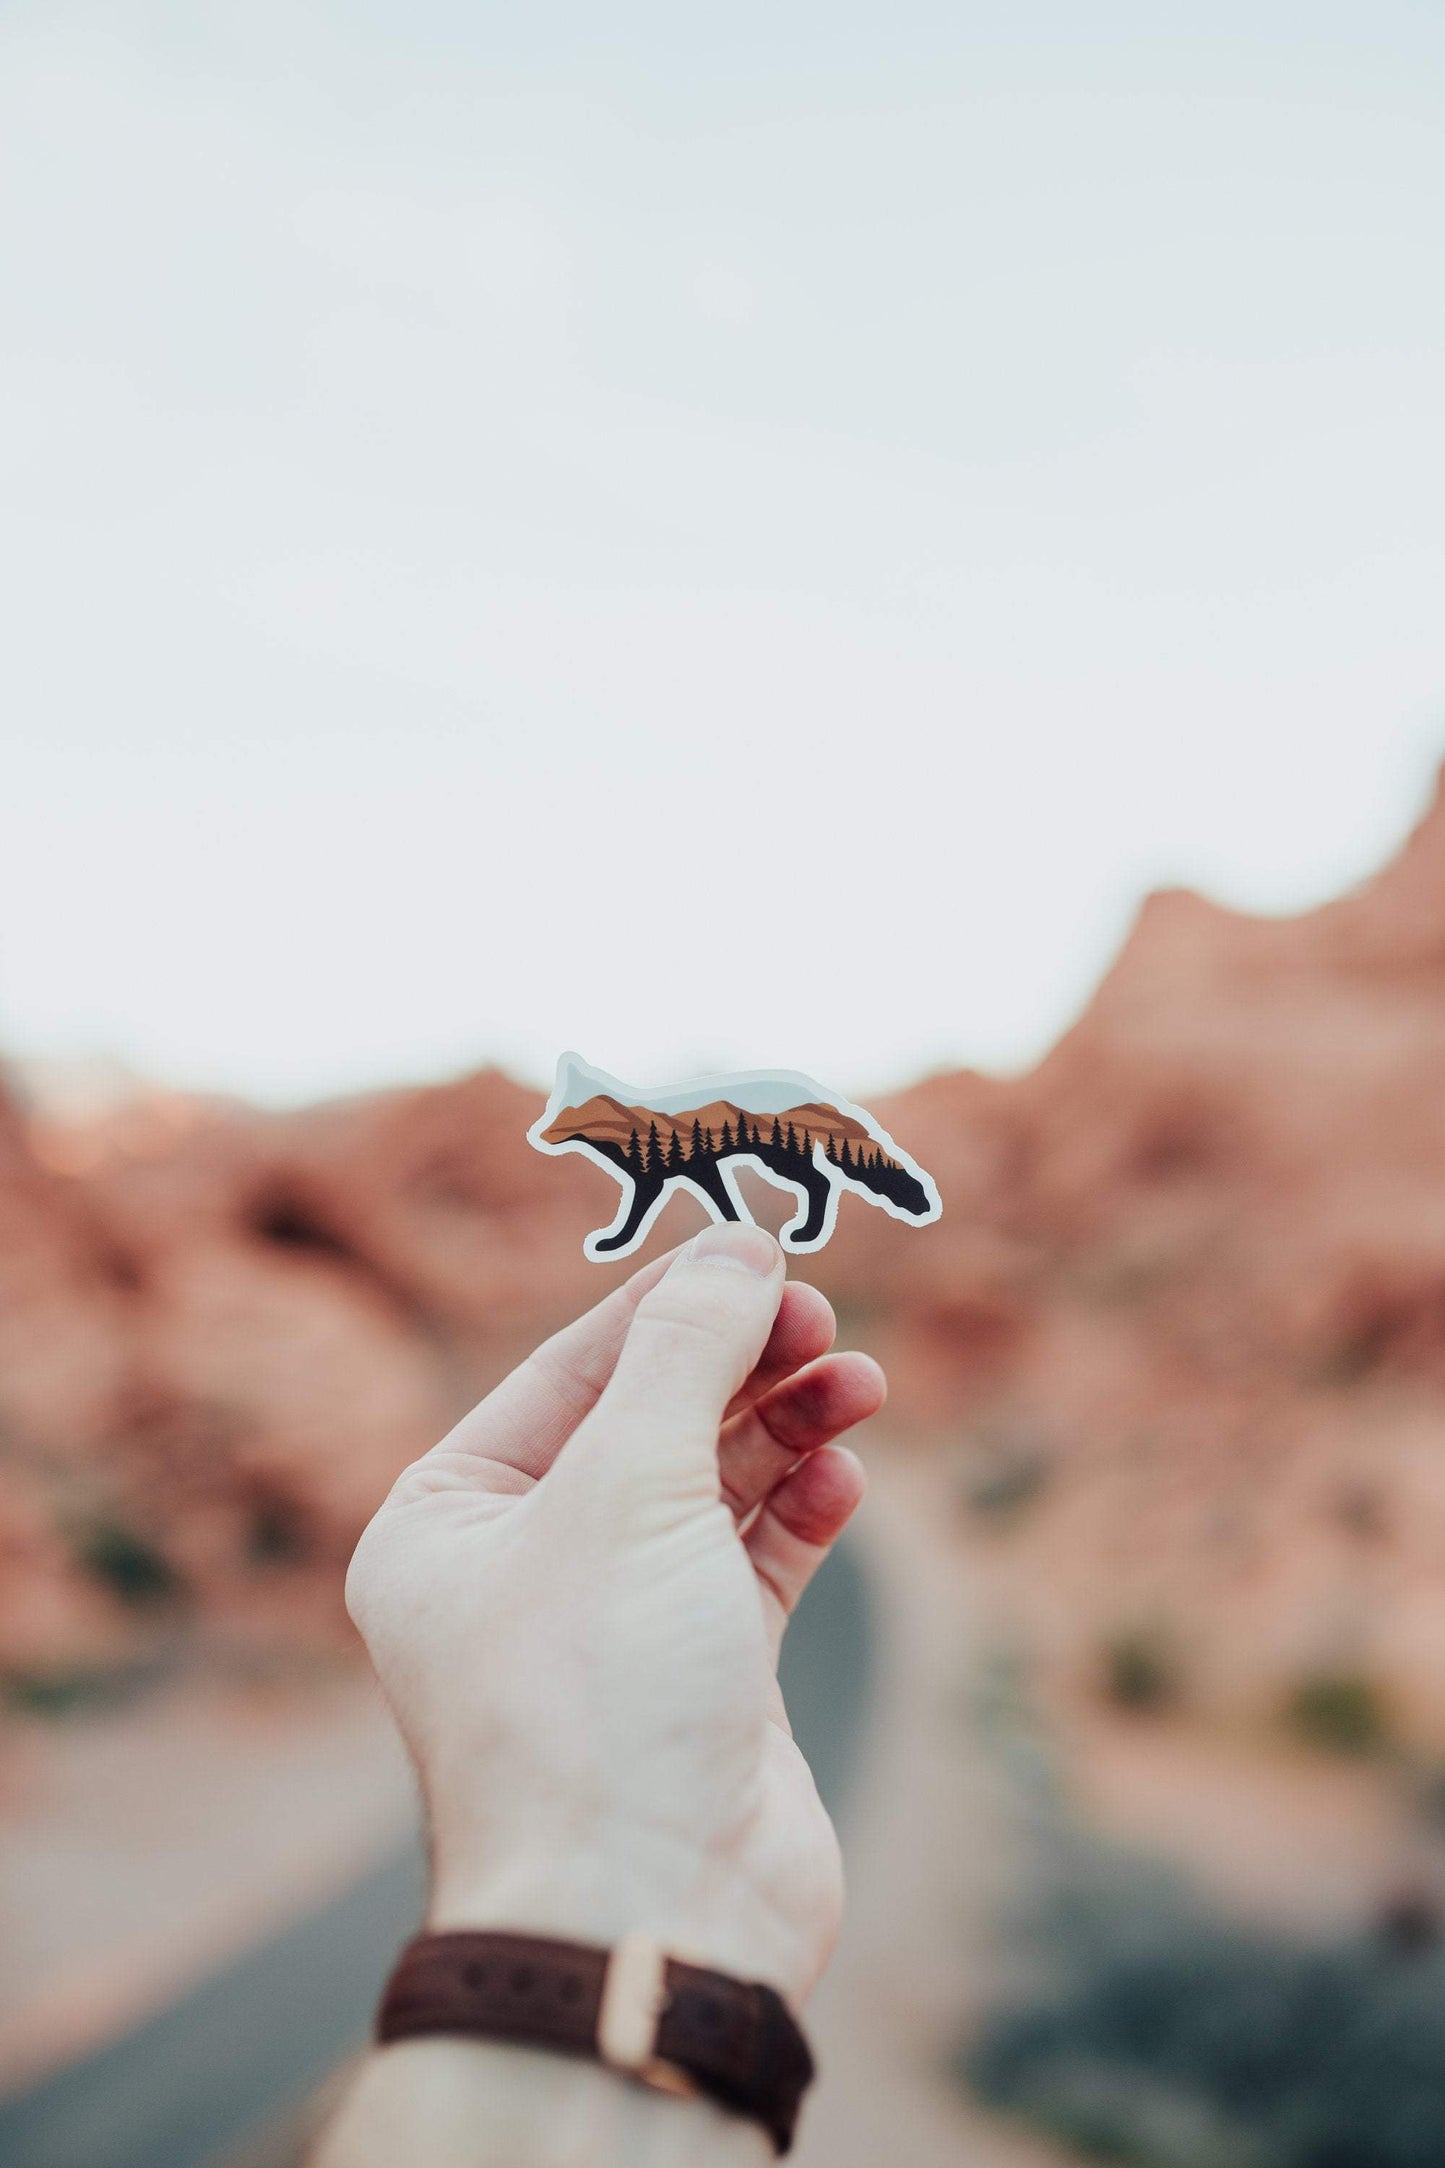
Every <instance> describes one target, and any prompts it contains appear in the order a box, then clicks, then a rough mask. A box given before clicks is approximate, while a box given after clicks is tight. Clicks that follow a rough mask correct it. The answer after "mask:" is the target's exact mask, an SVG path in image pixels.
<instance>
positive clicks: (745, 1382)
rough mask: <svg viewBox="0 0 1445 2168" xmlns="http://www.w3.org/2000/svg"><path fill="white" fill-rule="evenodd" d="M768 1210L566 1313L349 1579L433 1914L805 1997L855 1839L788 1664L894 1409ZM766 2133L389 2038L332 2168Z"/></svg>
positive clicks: (580, 2152) (361, 2081)
mask: <svg viewBox="0 0 1445 2168" xmlns="http://www.w3.org/2000/svg"><path fill="white" fill-rule="evenodd" d="M834 1331H835V1324H834V1319H833V1314H832V1311H831V1309H830V1308H829V1306H828V1304H827V1302H826V1301H825V1299H824V1298H823V1296H821V1295H820V1294H819V1293H818V1292H817V1291H816V1290H815V1289H813V1288H810V1287H808V1286H806V1285H804V1284H802V1283H800V1282H791V1283H790V1282H787V1281H785V1278H784V1266H783V1255H782V1252H781V1251H780V1250H779V1248H778V1245H777V1244H776V1242H774V1240H773V1239H772V1237H771V1236H770V1235H767V1234H764V1233H763V1232H762V1231H761V1230H760V1229H758V1228H754V1227H744V1226H715V1227H708V1228H705V1229H704V1230H703V1232H702V1233H701V1234H700V1235H698V1236H697V1237H696V1238H695V1239H694V1240H693V1242H691V1243H690V1244H687V1245H685V1246H684V1247H683V1248H682V1249H681V1250H679V1251H675V1252H673V1253H672V1255H671V1256H669V1257H665V1258H662V1259H660V1260H658V1261H657V1262H655V1263H653V1264H650V1265H647V1266H644V1267H643V1269H642V1270H641V1271H640V1272H638V1273H636V1274H635V1275H634V1276H633V1278H632V1279H631V1280H630V1281H629V1282H628V1283H627V1284H626V1285H625V1286H624V1287H621V1288H619V1289H617V1290H616V1291H615V1292H614V1293H612V1294H611V1295H609V1296H608V1297H607V1298H606V1300H605V1301H603V1302H601V1303H599V1304H598V1306H597V1308H596V1309H595V1310H592V1311H591V1312H589V1313H588V1315H587V1316H585V1317H583V1318H581V1319H579V1320H578V1321H577V1323H576V1324H574V1325H571V1326H569V1327H568V1328H567V1329H566V1330H565V1331H564V1332H562V1333H559V1334H558V1335H557V1336H556V1337H555V1338H554V1339H552V1340H549V1341H547V1342H546V1343H545V1344H544V1345H543V1346H542V1347H540V1348H538V1349H537V1351H536V1353H535V1354H534V1355H532V1356H531V1357H530V1358H529V1360H528V1361H527V1362H525V1363H524V1364H523V1365H522V1366H521V1368H520V1369H518V1370H516V1371H514V1372H513V1373H512V1375H511V1376H510V1377H509V1378H507V1379H506V1380H505V1381H504V1383H503V1384H501V1385H500V1386H499V1387H498V1388H497V1390H496V1391H495V1392H494V1393H493V1394H492V1395H491V1396H490V1398H489V1399H487V1400H485V1401H483V1403H482V1404H481V1406H480V1407H478V1408H476V1409H474V1410H473V1412H472V1414H471V1415H469V1416H468V1417H466V1419H465V1420H464V1421H463V1422H462V1423H460V1424H459V1425H458V1427H457V1428H456V1429H455V1430H454V1431H452V1432H451V1434H450V1435H449V1436H448V1437H446V1438H444V1439H443V1440H442V1442H441V1444H440V1445H438V1446H436V1447H435V1448H434V1449H433V1450H432V1451H431V1452H430V1453H428V1454H426V1455H425V1456H424V1457H423V1458H422V1459H421V1460H419V1461H417V1462H416V1463H415V1464H414V1466H412V1467H411V1468H409V1469H407V1470H406V1472H405V1473H404V1474H403V1475H402V1476H401V1477H400V1479H399V1480H398V1482H397V1484H396V1486H395V1488H394V1489H393V1491H392V1493H391V1495H390V1497H389V1498H388V1499H387V1501H386V1503H385V1505H384V1506H383V1507H382V1509H381V1511H380V1512H379V1513H378V1514H377V1516H376V1518H375V1520H374V1521H373V1522H372V1523H371V1525H370V1527H369V1528H368V1529H367V1530H366V1532H365V1534H364V1535H363V1537H362V1540H361V1543H360V1545H359V1546H358V1549H357V1552H356V1556H355V1558H354V1559H353V1561H352V1566H351V1571H350V1574H349V1576H348V1581H347V1601H348V1604H349V1606H350V1609H351V1613H352V1616H353V1618H354V1619H355V1621H356V1623H357V1626H358V1627H359V1629H360V1631H361V1633H362V1636H363V1638H364V1639H365V1641H366V1644H367V1648H368V1650H369V1652H370V1654H371V1658H372V1661H373V1663H374V1664H375V1666H376V1670H377V1673H378V1675H379V1677H380V1679H381V1683H382V1685H383V1687H384V1689H385V1691H386V1694H387V1698H388V1700H389V1701H390V1703H391V1707H392V1709H393V1711H394V1713H395V1715H396V1718H397V1721H398V1723H399V1725H400V1727H401V1729H402V1732H403V1734H404V1736H405V1738H406V1741H407V1744H408V1747H409V1748H410V1751H411V1754H412V1758H413V1761H414V1762H415V1765H416V1768H417V1772H418V1775H419V1778H420V1782H421V1787H422V1793H423V1798H424V1802H425V1806H426V1810H427V1818H428V1826H429V1830H430V1837H431V1867H432V1877H431V1897H430V1903H429V1907H428V1917H427V1924H428V1926H430V1927H432V1928H434V1929H446V1928H453V1927H498V1928H516V1929H521V1930H525V1931H529V1932H533V1933H537V1934H551V1935H559V1936H564V1937H569V1938H573V1939H576V1940H579V1941H590V1942H597V1943H605V1944H610V1943H613V1942H615V1941H616V1940H617V1939H618V1938H619V1937H620V1936H622V1935H624V1934H627V1933H636V1932H641V1933H646V1934H650V1935H654V1936H656V1937H657V1938H658V1940H660V1941H661V1942H662V1943H663V1944H664V1945H665V1946H666V1947H667V1948H668V1949H670V1950H672V1951H675V1952H676V1953H677V1954H678V1955H680V1956H684V1957H689V1958H692V1959H695V1960H697V1961H700V1962H702V1963H704V1964H710V1965H714V1966H716V1967H718V1968H719V1969H721V1970H724V1971H728V1972H733V1973H736V1974H739V1975H740V1976H742V1977H744V1978H748V1979H760V1980H766V1981H768V1982H770V1983H771V1984H772V1985H773V1986H775V1987H776V1988H778V1989H779V1990H780V1992H781V1993H782V1994H784V1995H785V1996H786V1998H787V1999H788V2001H789V2003H790V2004H791V2006H792V2007H793V2009H794V2010H795V2011H796V2012H797V2013H798V2014H799V2015H800V2016H801V2015H803V2013H804V2011H805V2008H806V2004H807V2001H808V1997H809V1995H810V1994H811V1992H812V1989H813V1987H814V1986H815V1984H816V1982H817V1980H818V1977H819V1975H820V1973H821V1972H822V1970H823V1968H824V1966H825V1965H826V1963H827V1960H828V1957H829V1954H830V1953H831V1950H832V1947H833V1944H834V1941H835V1939H836V1937H837V1932H838V1927H839V1924H840V1920H841V1916H842V1904H843V1881H842V1869H841V1863H840V1860H839V1854H838V1847H837V1843H836V1840H835V1838H834V1835H833V1831H832V1827H831V1825H830V1823H829V1821H828V1817H827V1814H826V1813H825V1811H824V1809H823V1806H822V1803H821V1801H820V1800H819V1798H818V1794H817V1791H816V1789H815V1787H814V1784H813V1780H812V1777H811V1775H810V1773H809V1770H808V1767H807V1764H806V1763H805V1761H804V1760H803V1758H802V1755H801V1754H800V1753H799V1752H798V1749H797V1747H796V1746H795V1745H794V1743H793V1739H792V1736H791V1733H790V1731H789V1729H788V1721H787V1716H786V1714H785V1712H784V1709H783V1703H782V1697H781V1695H780V1693H779V1691H778V1685H777V1659H778V1650H779V1647H780V1644H781V1641H782V1636H783V1631H784V1628H785V1626H786V1624H787V1621H788V1618H789V1616H790V1614H791V1613H792V1611H793V1609H794V1607H795V1605H796V1604H797V1602H798V1599H799V1597H800V1596H801V1595H802V1593H803V1590H804V1589H805V1588H806V1586H807V1584H808V1582H809V1581H810V1580H811V1578H812V1576H813V1574H814V1573H815V1572H816V1571H817V1569H818V1567H819V1565H821V1563H822V1561H823V1559H824V1558H825V1557H826V1556H827V1553H828V1551H829V1549H830V1547H831V1546H832V1544H833V1543H834V1542H835V1541H836V1539H837V1537H838V1536H839V1534H840V1533H841V1532H842V1530H843V1528H844V1526H845V1524H846V1523H847V1521H848V1519H849V1517H850V1515H851V1514H852V1513H853V1511H854V1509H855V1507H856V1506H857V1505H858V1503H859V1500H860V1499H861V1497H862V1495H863V1480H864V1479H863V1471H862V1467H861V1465H860V1463H859V1461H858V1459H857V1457H856V1455H854V1454H853V1453H852V1452H850V1451H849V1450H848V1449H847V1448H846V1447H845V1446H842V1445H840V1444H838V1443H837V1442H836V1441H837V1440H838V1439H839V1438H840V1437H841V1435H842V1434H843V1433H845V1432H846V1431H848V1430H849V1429H851V1428H852V1426H853V1425H854V1424H856V1423H858V1422H860V1421H862V1420H863V1419H864V1418H866V1417H867V1416H869V1415H872V1414H873V1413H874V1412H875V1411H876V1410H877V1409H878V1408H879V1407H880V1406H881V1404H882V1401H883V1396H884V1390H885V1388H884V1382H883V1375H882V1372H881V1371H880V1370H879V1368H878V1365H877V1364H876V1363H874V1362H873V1361H871V1359H870V1358H869V1357H867V1356H865V1355H858V1354H834V1353H831V1352H830V1349H831V1347H832V1341H833V1337H834ZM772 2158H773V2152H772V2146H771V2144H770V2142H769V2140H768V2139H767V2137H766V2136H765V2134H764V2133H763V2132H762V2131H761V2130H759V2129H757V2128H756V2127H755V2126H753V2125H752V2124H750V2123H747V2122H745V2121H743V2120H742V2119H740V2118H738V2117H735V2116H732V2115H728V2114H726V2113H724V2112H723V2111H721V2110H719V2109H716V2108H714V2107H712V2106H711V2105H709V2104H708V2103H706V2102H703V2101H684V2100H678V2099H674V2098H667V2097H663V2096H662V2095H659V2094H656V2093H652V2092H648V2091H646V2090H644V2089H643V2088H642V2087H640V2086H638V2085H635V2084H633V2083H631V2082H629V2081H627V2080H625V2079H622V2078H620V2077H618V2076H616V2075H614V2074H613V2073H612V2072H610V2071H608V2070H606V2069H604V2068H603V2067H601V2066H600V2065H597V2064H593V2063H586V2062H580V2061H572V2060H569V2059H567V2058H565V2057H561V2056H555V2055H550V2054H547V2053H545V2052H542V2051H538V2050H529V2049H519V2048H509V2047H505V2046H502V2045H496V2044H492V2043H483V2042H476V2041H464V2040H454V2039H427V2040H417V2041H411V2042H405V2043H400V2044H398V2045H395V2046H392V2047H389V2048H386V2049H383V2050H380V2051H378V2052H376V2053H374V2054H373V2055H371V2056H370V2057H369V2058H368V2060H367V2062H366V2064H365V2066H364V2067H363V2069H362V2072H361V2074H360V2076H359V2078H358V2079H357V2080H356V2082H355V2084H354V2085H353V2086H352V2088H351V2090H350V2091H349V2093H348V2095H347V2097H346V2099H345V2100H344V2102H343V2103H342V2106H341V2108H340V2110H339V2112H338V2114H337V2116H336V2118H335V2120H334V2122H333V2123H332V2125H331V2127H330V2129H329V2130H328V2132H327V2133H326V2135H325V2137H324V2139H323V2141H322V2143H321V2146H320V2148H319V2150H318V2152H317V2154H316V2156H315V2160H314V2164H313V2168H381V2164H383V2163H385V2164H387V2168H390V2164H392V2163H395V2162H397V2161H401V2160H405V2161H407V2162H408V2163H409V2164H411V2168H573V2164H576V2168H581V2164H582V2163H584V2162H585V2163H587V2164H589V2168H610V2164H611V2163H614V2162H616V2163H622V2162H626V2163H628V2164H643V2168H652V2164H655V2168H669V2164H672V2163H677V2164H679V2168H680V2164H682V2163H687V2164H689V2168H712V2164H714V2163H716V2164H718V2168H723V2164H729V2168H731V2164H734V2163H736V2164H738V2168H743V2164H753V2163H759V2162H762V2161H766V2160H771V2159H772Z"/></svg>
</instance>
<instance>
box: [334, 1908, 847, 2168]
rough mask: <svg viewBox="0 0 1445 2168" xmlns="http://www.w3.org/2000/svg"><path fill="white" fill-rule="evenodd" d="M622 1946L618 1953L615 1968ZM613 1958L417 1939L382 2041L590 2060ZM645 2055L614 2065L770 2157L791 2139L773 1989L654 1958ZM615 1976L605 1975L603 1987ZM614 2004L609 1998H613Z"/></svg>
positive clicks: (794, 2046)
mask: <svg viewBox="0 0 1445 2168" xmlns="http://www.w3.org/2000/svg"><path fill="white" fill-rule="evenodd" d="M628 1947H629V1946H628V1945H619V1950H618V1952H617V1953H616V1954H617V1957H618V1959H619V1960H620V1959H621V1957H622V1954H623V1952H624V1951H626V1950H627V1949H628ZM613 1961H614V1953H613V1952H611V1951H608V1950H606V1949H601V1948H598V1947H597V1946H595V1945H594V1944H591V1943H585V1942H557V1941H553V1940H551V1939H550V1938H548V1937H543V1936H540V1935H522V1934H510V1933H502V1932H492V1931H482V1930H470V1929H467V1930H455V1931H453V1932H451V1933H448V1934H436V1935H418V1936H417V1937H416V1939H415V1940H414V1941H412V1942H410V1943H408V1944H407V1946H406V1948H405V1949H404V1950H403V1951H402V1953H401V1956H400V1957H399V1958H398V1959H397V1962H396V1966H395V1969H394V1970H393V1972H392V1975H391V1978H390V1980H389V1981H388V1983H387V1988H386V1993H385V1995H384V1996H383V1998H382V2003H381V2008H380V2011H379V2012H378V2015H377V2038H378V2039H379V2040H381V2041H383V2042H388V2041H393V2040H406V2039H413V2038H415V2037H417V2036H418V2035H419V2034H426V2033H461V2034H467V2035H470V2036H472V2037H473V2038H478V2039H489V2040H512V2041H517V2042H519V2043H524V2044H527V2045H530V2046H534V2047H546V2048H556V2049H561V2050H562V2051H564V2052H566V2053H570V2054H576V2055H598V2054H599V2053H601V2052H602V2051H601V2050H600V2049H599V2044H598V2025H599V2018H600V2017H601V2015H602V2012H603V2005H604V1998H605V1996H606V1991H607V1986H608V1978H609V1971H610V1970H611V1968H612V1966H613ZM657 1965H658V1973H659V1978H658V1992H657V1996H656V2001H655V2004H654V2005H653V2007H654V2008H655V2012H656V2016H655V2025H653V2024H652V2023H651V2020H650V2019H649V2021H648V2026H647V2028H646V2029H651V2030H652V2031H653V2039H652V2042H651V2050H650V2053H648V2052H647V2051H646V2047H645V2046H644V2048H643V2051H642V2052H641V2053H639V2054H638V2055H637V2056H636V2057H635V2058H633V2059H630V2060H629V2061H628V2062H627V2064H626V2065H625V2067H627V2068H629V2069H630V2070H632V2071H633V2073H634V2074H635V2075H636V2076H638V2077H640V2078H642V2079H643V2080H644V2081H645V2082H647V2083H649V2084H653V2085H658V2086H661V2087H663V2088H664V2089H667V2090H673V2091H694V2090H695V2091H697V2092H700V2093H705V2094H706V2095H707V2096H708V2097H709V2098H710V2099H712V2100H715V2101H718V2102H719V2103H720V2104H721V2105H722V2106H724V2107H727V2108H730V2109H732V2110H733V2111H734V2112H735V2113H737V2114H739V2115H745V2116H748V2117H751V2118H752V2120H754V2121H755V2122H759V2123H761V2124H762V2125H763V2126H764V2127H765V2129H766V2130H767V2131H768V2133H769V2134H770V2136H771V2138H772V2140H773V2144H774V2146H775V2147H776V2148H777V2150H778V2152H779V2153H786V2152H787V2150H788V2148H789V2146H790V2145H791V2144H792V2140H793V2126H794V2124H795V2123H796V2121H797V2116H798V2108H799V2104H800V2103H801V2101H802V2097H803V2094H804V2093H805V2092H806V2090H807V2088H808V2086H809V2084H810V2083H811V2081H812V2077H813V2058H812V2056H811V2054H810V2053H809V2051H808V2044H807V2042H806V2040H805V2039H804V2038H803V2034H802V2031H801V2030H800V2028H799V2026H798V2023H797V2021H796V2019H795V2018H794V2017H793V2015H792V2013H791V2011H790V2010H789V2009H788V2006H787V2004H786V2003H785V2002H784V2001H783V1998H782V1996H781V1995H779V1994H778V1993H777V1991H776V1990H775V1989H774V1988H771V1987H767V1986H765V1985H764V1984H763V1983H762V1982H760V1981H750V1980H737V1979H734V1978H733V1977H732V1976H731V1975H730V1974H728V1973H723V1972H711V1971H709V1970H707V1968H706V1967H704V1966H701V1965H689V1964H684V1963H683V1962H682V1960H681V1959H679V1958H675V1957H664V1956H663V1955H662V1953H661V1952H658V1953H657ZM617 1979H618V1975H617V1973H615V1972H614V1973H613V1980H614V1985H615V1984H616V1983H617ZM614 1999H615V1998H614Z"/></svg>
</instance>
